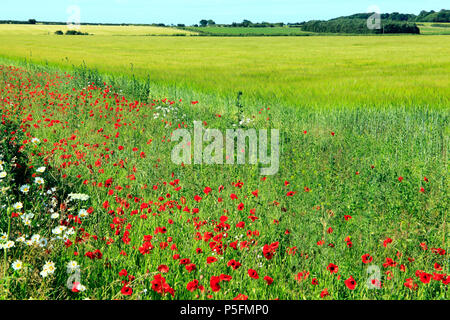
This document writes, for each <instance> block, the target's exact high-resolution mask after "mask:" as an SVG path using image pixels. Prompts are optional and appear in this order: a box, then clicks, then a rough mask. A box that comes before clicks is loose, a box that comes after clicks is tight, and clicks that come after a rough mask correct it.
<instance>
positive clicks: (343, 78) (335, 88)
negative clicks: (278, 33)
mask: <svg viewBox="0 0 450 320" xmlns="http://www.w3.org/2000/svg"><path fill="white" fill-rule="evenodd" d="M14 27H16V28H18V29H17V31H14ZM5 28H8V29H9V31H8V32H5V31H6V30H5ZM36 28H39V27H36ZM51 28H55V29H56V28H58V27H51ZM103 28H105V30H103ZM114 28H116V27H99V28H97V29H96V28H93V30H89V28H88V29H86V30H87V31H91V32H95V30H98V32H102V31H103V32H105V33H106V32H107V30H111V29H114ZM137 29H139V28H137ZM144 29H145V28H144ZM0 30H1V31H0V43H1V44H2V45H0V56H4V57H7V58H12V59H24V58H27V59H31V60H32V61H34V62H39V63H46V62H48V63H50V64H53V65H55V66H58V67H67V68H69V67H72V65H75V66H79V65H81V64H82V63H83V61H84V62H85V63H86V65H87V66H88V67H93V68H97V69H98V70H99V71H101V72H104V73H109V74H115V75H134V76H136V77H138V78H139V77H140V78H146V77H147V75H149V76H150V78H151V80H152V81H153V82H154V83H156V84H158V85H160V86H163V87H168V86H172V87H174V86H176V90H178V91H179V90H181V89H187V90H189V91H193V92H196V93H197V94H199V93H205V94H214V95H220V96H225V97H230V99H233V100H234V98H235V96H236V93H237V91H239V90H241V91H243V92H244V99H245V101H246V103H247V104H248V103H252V104H268V103H270V104H278V105H292V106H307V107H320V108H324V107H327V106H331V107H335V106H350V107H352V106H370V107H374V106H386V105H388V106H389V105H398V106H420V105H422V106H441V107H442V106H448V104H449V95H450V94H449V90H448V88H449V87H450V79H449V77H448V73H449V69H450V58H449V57H450V37H449V36H389V37H375V36H355V37H352V36H332V37H247V38H239V37H143V36H133V37H130V36H120V35H117V36H113V35H111V34H109V35H106V34H103V35H101V34H96V35H95V36H56V35H53V34H50V35H47V34H26V32H24V31H23V30H24V27H23V26H1V27H0ZM30 30H35V27H31V28H30ZM114 30H118V31H117V32H125V30H129V29H128V27H125V28H123V31H121V29H120V27H119V28H117V29H114ZM162 30H164V29H162ZM19 32H23V33H22V34H19Z"/></svg>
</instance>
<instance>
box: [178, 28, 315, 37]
mask: <svg viewBox="0 0 450 320" xmlns="http://www.w3.org/2000/svg"><path fill="white" fill-rule="evenodd" d="M182 30H189V31H192V32H196V33H200V34H205V35H215V36H305V35H306V36H308V35H312V33H311V32H305V31H302V29H301V28H298V27H292V28H290V27H270V28H269V27H267V28H257V27H217V26H211V27H186V28H182Z"/></svg>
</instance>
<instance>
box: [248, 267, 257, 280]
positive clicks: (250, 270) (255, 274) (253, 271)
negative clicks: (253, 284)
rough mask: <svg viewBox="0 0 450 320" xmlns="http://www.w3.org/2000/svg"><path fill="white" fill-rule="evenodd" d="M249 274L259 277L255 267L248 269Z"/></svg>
mask: <svg viewBox="0 0 450 320" xmlns="http://www.w3.org/2000/svg"><path fill="white" fill-rule="evenodd" d="M248 275H249V277H250V278H253V279H259V275H258V272H256V270H254V269H248Z"/></svg>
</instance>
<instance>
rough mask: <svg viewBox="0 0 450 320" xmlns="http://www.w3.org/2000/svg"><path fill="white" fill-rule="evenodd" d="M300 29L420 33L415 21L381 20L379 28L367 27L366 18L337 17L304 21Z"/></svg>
mask: <svg viewBox="0 0 450 320" xmlns="http://www.w3.org/2000/svg"><path fill="white" fill-rule="evenodd" d="M302 29H303V30H304V31H310V32H320V33H355V34H380V33H413V34H419V33H420V29H419V27H417V25H416V24H415V23H411V22H401V21H392V20H387V21H385V20H381V26H380V29H369V28H368V27H367V19H361V18H339V19H332V20H328V21H322V20H312V21H308V22H306V23H304V24H303V26H302Z"/></svg>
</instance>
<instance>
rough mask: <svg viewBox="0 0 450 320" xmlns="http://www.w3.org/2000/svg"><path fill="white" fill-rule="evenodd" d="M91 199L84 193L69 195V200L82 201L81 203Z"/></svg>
mask: <svg viewBox="0 0 450 320" xmlns="http://www.w3.org/2000/svg"><path fill="white" fill-rule="evenodd" d="M88 199H89V196H88V195H86V194H83V193H70V194H69V200H80V201H87V200H88Z"/></svg>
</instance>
